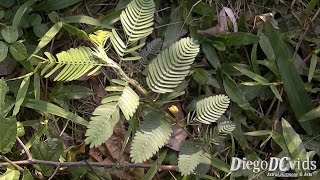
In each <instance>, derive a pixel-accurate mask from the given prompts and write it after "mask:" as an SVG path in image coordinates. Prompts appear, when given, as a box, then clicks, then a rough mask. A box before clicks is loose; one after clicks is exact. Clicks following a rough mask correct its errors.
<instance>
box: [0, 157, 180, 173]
mask: <svg viewBox="0 0 320 180" xmlns="http://www.w3.org/2000/svg"><path fill="white" fill-rule="evenodd" d="M9 161H10V160H9ZM11 163H13V164H16V165H31V164H38V165H47V166H55V167H57V166H60V167H72V166H88V165H90V166H95V167H104V168H113V167H117V168H144V169H148V168H150V167H151V164H133V163H106V162H84V161H80V162H55V161H44V160H37V159H33V160H21V161H10V163H9V162H8V161H7V162H0V167H5V166H8V165H10V164H11ZM159 170H165V171H176V170H178V166H175V165H161V166H159Z"/></svg>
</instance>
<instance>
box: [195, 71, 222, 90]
mask: <svg viewBox="0 0 320 180" xmlns="http://www.w3.org/2000/svg"><path fill="white" fill-rule="evenodd" d="M192 77H193V79H194V80H195V81H197V82H198V83H199V84H200V85H206V84H208V85H211V86H213V87H216V88H220V85H219V83H218V82H217V80H216V79H215V78H213V77H212V75H211V74H210V73H209V72H208V71H206V70H205V69H202V68H196V69H194V70H193V72H192Z"/></svg>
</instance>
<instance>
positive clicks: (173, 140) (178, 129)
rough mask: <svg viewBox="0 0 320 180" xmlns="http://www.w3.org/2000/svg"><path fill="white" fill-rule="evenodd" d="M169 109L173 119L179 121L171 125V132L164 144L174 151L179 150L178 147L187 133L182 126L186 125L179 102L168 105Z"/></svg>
mask: <svg viewBox="0 0 320 180" xmlns="http://www.w3.org/2000/svg"><path fill="white" fill-rule="evenodd" d="M169 111H170V112H171V113H172V114H173V115H174V116H175V119H176V120H177V122H179V124H178V123H174V124H173V125H172V130H173V133H172V136H171V137H170V139H169V141H168V143H167V145H166V146H167V147H169V148H171V149H173V150H175V151H180V147H181V145H182V143H183V141H184V140H185V139H186V137H187V135H188V134H187V133H186V131H185V130H184V129H183V127H184V126H185V125H186V121H185V120H184V113H183V111H182V108H181V104H180V103H176V104H175V105H172V106H170V107H169Z"/></svg>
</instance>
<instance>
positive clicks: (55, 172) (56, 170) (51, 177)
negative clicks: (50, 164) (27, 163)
mask: <svg viewBox="0 0 320 180" xmlns="http://www.w3.org/2000/svg"><path fill="white" fill-rule="evenodd" d="M59 169H60V166H57V167H56V169H55V170H54V172H53V173H52V175H51V176H50V177H49V179H48V180H51V179H53V177H54V176H55V175H56V174H57V173H58V171H59Z"/></svg>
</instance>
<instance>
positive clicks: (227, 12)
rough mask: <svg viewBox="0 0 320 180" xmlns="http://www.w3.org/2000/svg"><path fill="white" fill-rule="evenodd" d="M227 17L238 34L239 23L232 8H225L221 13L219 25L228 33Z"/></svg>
mask: <svg viewBox="0 0 320 180" xmlns="http://www.w3.org/2000/svg"><path fill="white" fill-rule="evenodd" d="M227 17H228V18H229V19H230V21H231V22H232V25H233V32H238V23H237V20H236V17H235V15H234V13H233V11H232V10H231V9H230V8H227V7H223V8H222V10H221V11H220V13H219V24H220V27H221V28H222V29H223V30H225V31H228V20H227Z"/></svg>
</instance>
